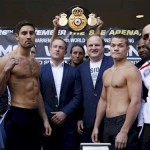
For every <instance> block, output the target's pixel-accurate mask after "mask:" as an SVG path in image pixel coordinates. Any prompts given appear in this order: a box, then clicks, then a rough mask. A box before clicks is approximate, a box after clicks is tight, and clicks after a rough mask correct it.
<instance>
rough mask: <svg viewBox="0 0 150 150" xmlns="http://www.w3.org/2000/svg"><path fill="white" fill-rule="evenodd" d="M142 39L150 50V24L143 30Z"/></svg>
mask: <svg viewBox="0 0 150 150" xmlns="http://www.w3.org/2000/svg"><path fill="white" fill-rule="evenodd" d="M142 37H143V40H144V43H145V45H146V47H147V48H148V49H149V50H150V24H148V25H146V26H145V27H144V28H143V32H142Z"/></svg>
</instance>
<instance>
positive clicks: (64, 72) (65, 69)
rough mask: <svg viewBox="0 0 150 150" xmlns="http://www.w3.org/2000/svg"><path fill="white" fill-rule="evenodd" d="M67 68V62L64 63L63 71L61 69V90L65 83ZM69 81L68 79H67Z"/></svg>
mask: <svg viewBox="0 0 150 150" xmlns="http://www.w3.org/2000/svg"><path fill="white" fill-rule="evenodd" d="M68 71H69V68H68V66H67V64H65V63H64V71H63V77H62V83H61V90H60V92H61V91H62V89H63V86H64V84H65V81H66V80H67V74H68ZM68 82H69V81H68Z"/></svg>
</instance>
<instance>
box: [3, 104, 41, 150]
mask: <svg viewBox="0 0 150 150" xmlns="http://www.w3.org/2000/svg"><path fill="white" fill-rule="evenodd" d="M4 128H5V132H6V137H7V140H6V149H7V150H40V148H41V142H40V139H41V120H40V117H39V114H38V110H37V109H25V108H18V107H14V106H11V107H10V110H9V111H8V113H7V114H6V118H5V122H4Z"/></svg>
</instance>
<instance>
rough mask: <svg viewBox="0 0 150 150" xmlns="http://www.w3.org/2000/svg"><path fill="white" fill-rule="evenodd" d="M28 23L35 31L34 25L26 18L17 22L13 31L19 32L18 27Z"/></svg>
mask: <svg viewBox="0 0 150 150" xmlns="http://www.w3.org/2000/svg"><path fill="white" fill-rule="evenodd" d="M26 25H29V26H31V27H33V29H34V31H35V26H34V24H33V23H32V22H30V21H28V20H22V21H20V22H18V23H17V25H16V27H15V33H17V34H19V31H20V29H21V28H22V27H23V26H26Z"/></svg>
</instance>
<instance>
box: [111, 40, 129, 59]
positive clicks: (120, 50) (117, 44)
mask: <svg viewBox="0 0 150 150" xmlns="http://www.w3.org/2000/svg"><path fill="white" fill-rule="evenodd" d="M128 50H129V46H127V44H126V40H125V39H123V38H112V40H111V43H110V55H111V56H112V58H113V59H116V60H121V59H126V56H127V52H128Z"/></svg>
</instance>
